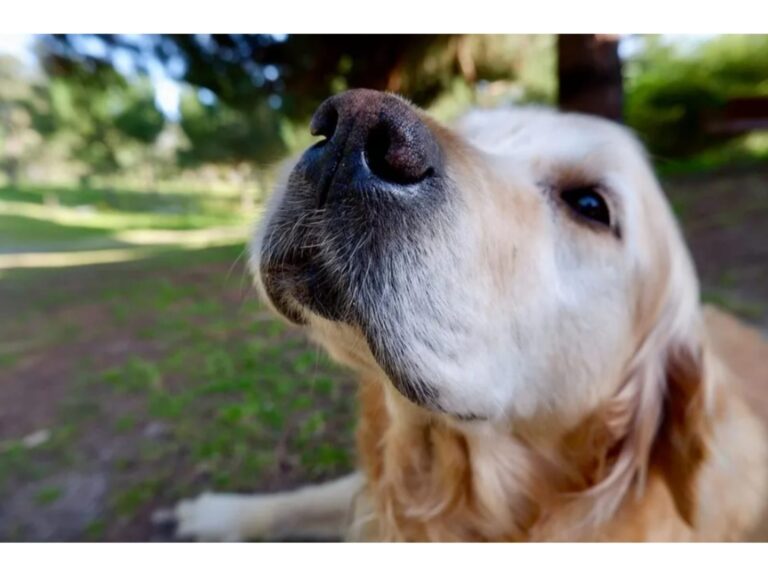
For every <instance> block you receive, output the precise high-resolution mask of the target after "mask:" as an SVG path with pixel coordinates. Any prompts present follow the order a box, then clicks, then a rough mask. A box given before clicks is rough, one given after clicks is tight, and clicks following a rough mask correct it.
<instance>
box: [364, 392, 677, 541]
mask: <svg viewBox="0 0 768 576" xmlns="http://www.w3.org/2000/svg"><path fill="white" fill-rule="evenodd" d="M603 422H604V419H603V418H601V417H600V415H599V414H595V415H594V417H589V418H587V419H585V420H584V421H583V422H582V424H580V425H579V426H577V427H575V428H573V429H571V430H570V431H568V432H561V431H557V432H553V433H551V434H549V435H542V434H539V435H537V436H536V437H535V438H532V437H530V436H526V435H524V434H521V433H520V431H519V430H513V429H512V428H511V427H508V426H502V425H498V424H491V423H487V422H486V423H460V422H455V421H452V420H450V419H448V418H446V417H443V416H440V415H436V414H433V413H430V412H427V411H425V410H422V409H419V408H417V407H415V406H413V405H412V404H410V403H408V402H407V401H405V400H404V399H403V398H401V397H400V396H399V395H398V394H397V393H396V392H394V390H393V389H392V387H391V386H389V385H387V384H386V383H383V382H380V381H377V380H375V379H372V380H368V381H364V382H363V383H362V385H361V417H360V424H359V428H358V451H359V454H360V457H361V459H362V462H361V465H362V467H363V469H364V471H365V473H366V476H367V478H368V483H369V484H368V492H369V494H370V496H371V498H372V500H373V502H374V505H375V506H376V509H377V514H376V516H377V518H378V520H379V526H378V528H377V530H378V532H379V537H380V538H385V539H390V540H409V541H412V540H416V541H422V540H432V541H434V540H437V541H445V540H448V541H451V540H458V541H473V540H484V541H499V540H501V541H521V540H544V539H550V538H552V534H553V533H554V534H556V538H566V539H572V540H588V539H595V538H599V534H600V533H601V531H604V529H605V528H606V526H607V525H608V524H610V523H612V522H613V523H615V521H616V520H617V518H618V517H619V516H625V515H626V514H628V513H631V512H628V510H632V509H634V508H635V506H636V504H637V500H636V498H635V497H636V496H637V494H638V491H636V490H634V489H633V488H637V487H639V486H640V485H642V486H643V487H646V488H648V489H649V490H650V492H653V491H656V493H657V494H656V496H658V494H659V493H662V492H663V493H664V494H663V495H662V496H661V497H660V498H661V499H662V500H664V502H665V503H666V504H665V506H666V505H670V502H671V499H670V498H669V496H668V495H667V494H666V492H665V490H666V489H665V488H664V487H662V486H661V484H662V480H661V476H660V474H657V473H655V471H654V470H651V472H650V477H646V476H645V472H646V471H645V470H642V471H636V470H629V471H628V476H627V478H631V482H629V481H628V482H606V481H605V480H606V479H607V478H608V477H609V476H612V475H613V472H615V470H614V469H615V468H616V466H614V465H615V464H616V462H617V461H618V460H619V459H620V454H619V451H620V449H621V445H620V444H619V443H618V442H617V441H616V437H615V436H613V435H612V431H611V430H610V427H609V426H605V425H604V424H603ZM646 493H648V490H646ZM657 499H658V498H657ZM671 506H672V507H674V504H672V505H671ZM553 526H555V527H554V528H553ZM681 526H683V528H684V529H686V530H687V529H688V527H687V526H686V525H685V523H684V522H682V521H681ZM611 531H612V532H613V533H615V532H616V530H615V529H612V530H611Z"/></svg>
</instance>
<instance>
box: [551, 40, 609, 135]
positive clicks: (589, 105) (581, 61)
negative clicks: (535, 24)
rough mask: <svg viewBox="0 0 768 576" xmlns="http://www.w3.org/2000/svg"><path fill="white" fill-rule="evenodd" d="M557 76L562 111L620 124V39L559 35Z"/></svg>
mask: <svg viewBox="0 0 768 576" xmlns="http://www.w3.org/2000/svg"><path fill="white" fill-rule="evenodd" d="M557 75H558V81H559V90H558V104H559V106H560V108H561V109H562V110H566V111H569V112H582V113H585V114H594V115H596V116H603V117H605V118H610V119H611V120H616V121H621V118H622V107H623V100H624V98H623V96H624V94H623V88H622V76H621V59H620V58H619V38H618V36H615V35H601V34H560V35H559V36H558V37H557Z"/></svg>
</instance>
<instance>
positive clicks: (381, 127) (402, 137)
mask: <svg viewBox="0 0 768 576" xmlns="http://www.w3.org/2000/svg"><path fill="white" fill-rule="evenodd" d="M364 153H365V161H366V163H367V164H368V168H369V169H370V170H371V172H373V173H374V174H375V175H376V176H378V177H379V178H381V179H382V180H385V181H386V182H391V183H393V184H415V183H417V182H420V181H421V180H423V179H424V178H426V177H428V176H429V175H430V174H432V173H433V172H434V169H433V168H432V166H430V164H429V161H428V159H427V158H426V157H425V154H424V150H423V149H422V147H420V145H419V142H418V141H412V138H409V137H408V136H407V135H406V134H404V133H402V132H401V131H398V130H397V129H396V128H395V127H394V126H391V125H390V124H389V123H386V122H384V123H379V124H377V125H376V126H374V127H373V128H372V129H371V131H370V132H369V134H368V139H367V141H366V144H365V151H364Z"/></svg>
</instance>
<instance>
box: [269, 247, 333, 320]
mask: <svg viewBox="0 0 768 576" xmlns="http://www.w3.org/2000/svg"><path fill="white" fill-rule="evenodd" d="M260 272H261V278H262V282H263V284H264V288H265V290H266V292H267V296H268V297H269V299H270V300H271V301H272V304H273V305H274V306H275V308H277V310H278V311H279V312H280V313H281V314H283V315H284V316H285V317H286V318H287V319H288V320H290V321H291V322H294V323H296V324H306V323H307V317H306V312H307V311H309V312H312V313H314V314H317V315H318V316H321V317H323V318H326V319H328V320H333V321H343V320H344V315H343V309H344V306H343V299H342V295H341V292H340V290H339V288H338V281H337V280H336V279H334V278H333V277H332V275H331V273H330V272H329V270H328V266H327V265H326V264H324V263H323V261H322V258H321V255H320V250H319V249H318V248H298V249H290V250H288V251H286V252H285V253H284V254H281V255H279V256H276V255H274V253H270V255H269V256H263V257H262V261H261V270H260Z"/></svg>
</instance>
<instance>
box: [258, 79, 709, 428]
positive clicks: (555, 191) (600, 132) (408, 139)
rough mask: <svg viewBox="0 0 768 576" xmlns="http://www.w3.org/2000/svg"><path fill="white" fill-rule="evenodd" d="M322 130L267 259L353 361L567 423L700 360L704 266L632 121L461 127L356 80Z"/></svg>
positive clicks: (480, 119)
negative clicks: (685, 360)
mask: <svg viewBox="0 0 768 576" xmlns="http://www.w3.org/2000/svg"><path fill="white" fill-rule="evenodd" d="M311 129H312V131H313V134H315V135H317V136H319V137H320V138H321V139H320V140H319V141H318V142H317V143H316V144H314V145H313V146H312V147H311V148H309V149H308V150H307V151H306V152H305V153H304V154H303V155H302V156H301V158H300V159H298V161H297V162H295V164H293V166H292V168H291V170H290V172H289V173H288V174H287V175H286V177H285V178H284V180H283V182H282V183H281V185H280V186H279V187H278V190H277V192H276V194H274V196H273V198H272V201H271V204H270V206H269V208H268V210H267V213H266V215H265V217H264V219H263V222H262V224H261V226H260V228H259V230H258V232H257V234H256V237H255V239H254V244H253V247H252V248H253V249H252V262H251V264H252V267H253V269H254V272H255V274H256V277H257V284H258V285H259V286H260V288H261V290H262V292H263V293H264V294H265V296H266V299H267V300H268V301H269V302H270V303H271V305H273V307H274V308H275V309H276V310H277V311H278V312H279V313H280V314H282V315H283V316H284V317H285V318H287V319H288V320H290V321H292V322H294V323H296V324H300V325H303V326H306V328H307V330H308V331H309V333H310V334H311V335H312V336H314V337H315V338H316V339H317V340H319V341H320V342H321V343H322V344H323V345H324V346H326V347H327V348H328V350H329V351H330V353H331V354H332V355H333V356H334V357H335V358H337V359H339V360H341V361H342V362H344V363H346V364H348V365H350V366H352V367H353V368H355V369H357V370H360V371H363V372H367V373H373V374H375V375H377V376H379V377H380V378H382V379H384V380H385V381H387V382H390V383H391V384H392V386H393V387H394V388H395V389H396V390H398V391H399V392H400V393H401V394H402V395H403V396H405V397H406V398H408V399H409V400H411V401H412V402H413V403H415V404H418V405H420V406H422V407H423V408H426V409H428V410H432V411H437V412H441V413H444V414H448V415H453V416H455V417H457V418H460V419H483V420H493V421H499V420H504V421H506V422H519V423H525V422H528V423H530V422H536V423H539V424H541V423H545V424H546V425H548V426H557V427H567V426H572V425H574V424H576V423H577V422H579V421H580V419H583V418H584V417H585V416H586V415H587V414H589V413H591V412H592V411H594V410H595V409H597V408H598V407H600V406H603V405H605V404H606V402H609V401H610V399H612V398H615V397H617V395H618V396H621V394H622V393H623V394H625V395H626V394H630V393H631V394H635V395H637V394H639V395H642V394H643V393H645V392H647V390H645V388H643V389H641V390H636V389H632V390H631V391H630V392H627V391H626V390H627V381H628V379H632V378H636V376H637V374H638V373H641V372H643V370H645V368H648V370H650V371H652V372H654V374H656V373H657V372H659V374H658V376H659V378H660V379H661V380H664V376H663V374H661V372H663V373H666V372H667V369H668V367H667V366H666V362H667V359H671V358H674V357H676V356H675V354H676V350H678V349H685V350H687V351H691V354H693V355H694V356H695V354H696V344H695V342H694V341H693V339H694V335H695V331H696V323H697V321H698V306H697V302H698V297H697V284H696V278H695V274H694V271H693V267H692V265H691V262H690V259H689V256H688V254H687V251H686V249H685V247H684V244H683V242H682V240H681V236H680V234H679V232H678V228H677V226H676V224H675V222H674V219H673V217H672V215H671V211H670V210H669V207H668V206H667V203H666V201H665V199H664V197H663V194H662V192H661V190H660V188H659V186H658V184H657V182H656V179H655V177H654V175H653V173H652V171H651V170H650V168H649V166H648V163H647V161H646V159H645V156H644V153H643V150H642V148H641V146H640V145H639V144H638V143H637V142H636V141H635V140H634V139H633V138H632V137H631V136H630V135H629V133H628V132H627V131H625V130H624V129H623V128H621V127H619V126H618V125H615V124H612V123H610V122H607V121H603V120H599V119H597V118H591V117H586V116H580V115H573V114H559V113H556V112H552V111H548V110H538V109H522V110H496V111H478V112H474V113H471V114H470V115H468V116H467V117H465V118H464V119H463V120H462V121H461V122H459V124H458V126H457V127H456V128H455V129H448V128H446V127H443V126H441V125H439V124H438V123H436V122H435V121H434V120H432V119H431V118H429V117H428V116H427V115H426V114H424V113H423V112H421V111H419V110H418V109H416V108H415V107H413V106H412V105H410V104H409V103H408V102H406V101H405V100H403V99H401V98H399V97H397V96H394V95H391V94H384V93H380V92H374V91H369V90H353V91H349V92H345V93H343V94H339V95H337V96H334V97H332V98H330V99H329V100H327V101H326V102H325V103H324V104H323V105H322V106H321V107H320V108H319V109H318V110H317V112H316V114H315V116H314V118H313V120H312V124H311ZM647 358H654V359H659V360H658V361H659V362H660V364H659V366H654V367H652V368H651V367H650V366H646V365H645V364H644V362H645V360H644V359H647ZM654 361H656V360H654ZM630 388H632V387H630ZM622 390H624V392H622ZM663 394H664V392H663V390H662V392H661V395H663ZM640 401H641V400H639V399H637V398H635V399H634V400H633V402H635V403H637V402H640ZM656 424H658V422H657V421H656V422H654V426H655V425H656Z"/></svg>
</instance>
